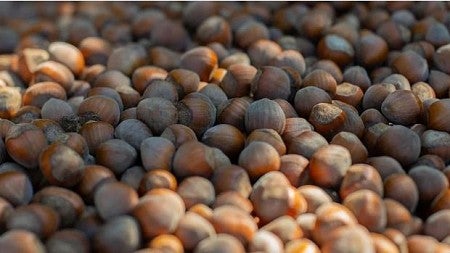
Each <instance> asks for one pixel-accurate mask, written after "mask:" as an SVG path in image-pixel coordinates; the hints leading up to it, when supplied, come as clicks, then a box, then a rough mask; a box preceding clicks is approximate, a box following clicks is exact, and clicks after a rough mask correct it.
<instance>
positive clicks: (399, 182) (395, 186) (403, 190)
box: [384, 173, 419, 212]
mask: <svg viewBox="0 0 450 253" xmlns="http://www.w3.org/2000/svg"><path fill="white" fill-rule="evenodd" d="M384 195H385V197H386V198H391V199H394V200H396V201H398V202H399V203H401V204H403V205H404V206H405V207H406V208H407V209H408V210H409V211H410V212H414V211H415V209H416V207H417V204H418V202H419V191H418V189H417V186H416V184H415V183H414V181H413V179H412V178H411V177H410V176H408V175H406V174H402V173H398V174H393V175H390V176H389V177H387V178H386V179H385V180H384Z"/></svg>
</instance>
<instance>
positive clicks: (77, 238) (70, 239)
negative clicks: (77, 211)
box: [45, 229, 90, 253]
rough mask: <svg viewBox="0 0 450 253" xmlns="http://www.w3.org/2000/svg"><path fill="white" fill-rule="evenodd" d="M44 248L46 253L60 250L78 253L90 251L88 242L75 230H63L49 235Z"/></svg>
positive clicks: (84, 236)
mask: <svg viewBox="0 0 450 253" xmlns="http://www.w3.org/2000/svg"><path fill="white" fill-rule="evenodd" d="M45 247H46V249H47V252H50V253H56V252H59V251H60V250H61V248H64V249H67V250H72V251H74V252H79V253H88V252H89V250H90V245H89V240H88V239H87V237H86V235H85V234H83V232H81V231H79V230H76V229H63V230H59V231H56V232H55V233H54V234H53V235H51V236H50V237H49V238H48V239H47V241H46V243H45Z"/></svg>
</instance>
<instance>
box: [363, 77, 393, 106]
mask: <svg viewBox="0 0 450 253" xmlns="http://www.w3.org/2000/svg"><path fill="white" fill-rule="evenodd" d="M395 90H396V89H395V86H394V85H393V84H390V83H381V84H374V85H372V86H370V87H369V88H368V89H367V91H366V93H364V97H363V101H362V106H363V108H364V109H365V110H367V109H369V108H375V109H377V110H378V111H380V110H381V105H382V103H383V101H384V100H385V99H386V97H387V96H388V95H389V94H390V93H392V92H394V91H395Z"/></svg>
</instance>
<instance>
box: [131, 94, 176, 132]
mask: <svg viewBox="0 0 450 253" xmlns="http://www.w3.org/2000/svg"><path fill="white" fill-rule="evenodd" d="M136 115H137V118H138V119H139V120H140V121H142V122H144V123H145V124H146V125H147V126H148V127H149V128H150V130H151V132H152V133H154V134H157V135H159V134H161V133H162V132H163V131H164V129H165V128H166V127H168V126H170V125H172V124H175V123H177V121H178V112H177V108H176V107H175V105H173V104H172V103H171V102H170V101H169V100H167V99H164V98H158V97H152V98H146V99H143V100H141V102H139V104H138V106H137V110H136ZM163 115H164V116H163Z"/></svg>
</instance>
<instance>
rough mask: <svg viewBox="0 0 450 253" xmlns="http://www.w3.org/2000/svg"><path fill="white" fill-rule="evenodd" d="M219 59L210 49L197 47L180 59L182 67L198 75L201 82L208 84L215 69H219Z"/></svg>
mask: <svg viewBox="0 0 450 253" xmlns="http://www.w3.org/2000/svg"><path fill="white" fill-rule="evenodd" d="M217 66H218V59H217V55H216V53H215V52H214V51H212V50H211V49H210V48H208V47H196V48H193V49H191V50H189V51H187V52H185V53H184V54H183V55H182V56H181V59H180V67H181V68H183V69H187V70H191V71H194V72H195V73H197V74H198V75H199V77H200V81H204V82H207V81H208V80H209V78H210V76H211V72H212V71H213V69H215V68H217Z"/></svg>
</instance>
